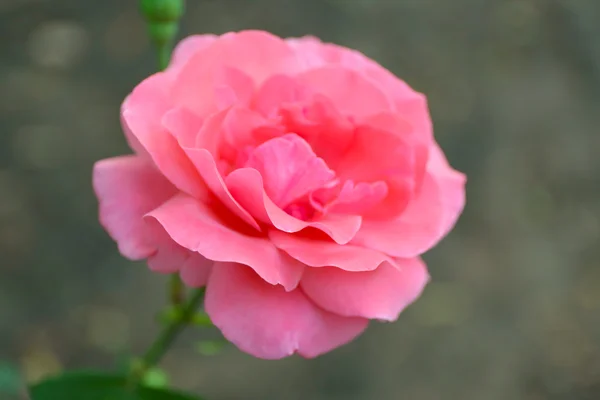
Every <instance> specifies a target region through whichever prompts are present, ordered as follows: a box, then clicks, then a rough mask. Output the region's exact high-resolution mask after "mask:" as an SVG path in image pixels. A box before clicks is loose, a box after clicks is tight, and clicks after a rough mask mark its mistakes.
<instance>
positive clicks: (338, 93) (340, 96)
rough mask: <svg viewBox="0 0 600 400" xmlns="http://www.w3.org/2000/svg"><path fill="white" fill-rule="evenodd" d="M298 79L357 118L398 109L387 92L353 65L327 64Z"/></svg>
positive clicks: (343, 111) (339, 108) (338, 107)
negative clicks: (350, 67)
mask: <svg viewBox="0 0 600 400" xmlns="http://www.w3.org/2000/svg"><path fill="white" fill-rule="evenodd" d="M298 79H299V81H300V82H301V83H303V84H305V85H307V86H308V87H309V88H310V89H312V90H313V91H314V92H315V93H320V94H322V95H324V96H326V97H327V98H329V99H330V100H331V101H332V102H333V104H335V106H336V107H337V109H338V110H339V111H341V112H342V113H347V114H350V115H352V116H354V117H357V118H361V117H365V116H368V115H371V114H375V113H377V112H381V111H386V110H393V109H394V107H393V105H392V103H391V101H390V100H389V99H388V98H387V96H386V95H385V94H384V92H382V91H381V90H380V89H379V88H378V87H377V86H376V85H373V84H372V83H371V82H370V81H369V80H367V79H365V78H364V77H363V76H362V75H361V74H360V73H357V72H355V71H352V70H349V69H345V68H341V67H336V66H327V67H322V68H318V69H314V70H310V71H307V72H304V73H302V74H300V75H299V76H298Z"/></svg>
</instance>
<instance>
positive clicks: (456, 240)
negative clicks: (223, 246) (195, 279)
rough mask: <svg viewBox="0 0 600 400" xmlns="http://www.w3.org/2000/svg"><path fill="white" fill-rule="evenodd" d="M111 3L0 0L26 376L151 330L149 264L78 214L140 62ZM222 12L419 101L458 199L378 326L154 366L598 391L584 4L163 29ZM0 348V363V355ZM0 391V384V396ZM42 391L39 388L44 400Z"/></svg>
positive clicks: (7, 272)
mask: <svg viewBox="0 0 600 400" xmlns="http://www.w3.org/2000/svg"><path fill="white" fill-rule="evenodd" d="M136 3H137V1H133V0H127V1H124V0H103V1H91V0H90V1H82V0H1V1H0V360H4V361H6V362H10V363H12V364H14V365H17V366H18V367H19V368H20V370H21V372H22V374H23V377H24V379H26V380H27V381H30V382H31V381H35V380H37V379H39V378H41V377H43V376H46V375H48V374H51V373H55V372H56V371H59V370H60V369H62V368H72V367H95V368H110V367H111V366H113V365H114V363H115V359H117V358H119V357H120V355H122V354H123V352H124V351H125V350H126V349H129V348H131V349H132V351H134V352H135V353H139V352H140V351H142V350H143V349H145V348H146V346H147V345H148V344H149V342H150V341H151V340H152V338H153V337H154V335H155V333H156V326H155V325H154V321H153V315H154V312H155V311H156V310H157V309H158V308H159V307H160V306H161V304H163V301H164V290H163V287H164V283H165V279H164V278H163V277H161V276H157V275H154V274H150V273H148V272H147V270H146V268H145V266H144V265H143V263H138V264H134V263H130V262H127V261H125V260H124V259H122V258H121V257H120V256H119V254H118V252H117V249H116V246H115V245H114V243H112V241H111V240H110V239H109V238H108V236H107V235H106V234H105V232H104V231H103V230H102V229H101V228H100V226H99V224H98V222H97V216H96V212H97V210H96V200H95V198H94V196H93V193H92V190H91V187H90V173H91V168H92V164H93V162H94V161H95V160H97V159H100V158H104V157H108V156H113V155H118V154H122V153H125V152H128V149H127V147H126V144H125V141H124V139H123V135H122V133H121V131H120V127H119V121H118V109H119V105H120V102H121V101H122V99H123V98H124V97H125V95H126V94H127V93H128V91H130V90H131V89H132V87H133V86H134V85H135V84H136V83H137V82H139V81H140V80H141V79H143V78H144V77H145V76H147V75H149V74H150V73H152V72H153V71H154V69H155V62H154V61H155V60H154V56H153V53H152V49H151V48H150V45H149V43H148V40H147V37H146V32H145V26H144V24H143V21H142V20H141V19H140V17H139V16H138V13H137V4H136ZM244 28H259V29H266V30H270V31H272V32H274V33H276V34H279V35H282V36H301V35H304V34H313V35H317V36H319V37H321V38H323V39H324V40H326V41H333V42H337V43H340V44H343V45H346V46H349V47H353V48H357V49H359V50H361V51H363V52H364V53H366V54H367V55H369V56H371V57H372V58H375V59H376V60H378V61H379V62H380V63H382V64H383V65H384V66H386V67H388V68H389V69H390V70H392V71H393V72H395V73H396V74H397V75H399V76H401V77H402V78H403V79H405V80H406V81H407V82H408V83H410V84H411V85H412V86H413V87H414V88H416V89H417V90H419V91H422V92H424V93H426V94H427V95H428V97H429V99H430V107H431V113H432V115H433V119H434V122H435V129H436V135H437V139H438V141H439V142H440V143H441V145H442V147H443V148H444V150H445V151H446V153H447V155H448V158H449V159H450V161H451V163H452V164H453V165H454V166H455V167H456V168H457V169H460V170H462V171H464V172H466V173H467V175H468V177H469V183H468V205H467V208H466V210H465V213H464V215H463V217H462V218H461V220H460V222H459V223H458V225H457V227H456V229H455V231H454V232H453V233H452V234H451V235H450V236H449V237H448V238H447V239H446V240H444V241H443V242H442V243H441V244H440V245H439V246H437V247H436V248H435V249H433V250H432V251H430V252H429V253H428V254H427V255H426V256H425V258H426V260H427V261H428V263H429V266H430V271H431V275H432V277H433V280H432V283H431V284H430V285H429V286H428V288H427V290H426V291H425V293H424V295H423V297H422V298H421V299H420V300H419V301H418V302H417V303H415V304H414V305H413V306H411V307H410V308H409V309H407V310H406V311H405V312H404V313H403V315H402V317H401V318H400V320H399V321H398V322H396V323H394V324H377V323H374V324H372V326H371V328H370V329H369V330H368V332H367V333H366V334H365V335H364V336H362V337H361V338H360V339H358V340H357V341H356V342H354V343H353V344H351V345H349V346H346V347H344V348H341V349H339V350H337V351H335V352H333V353H330V354H328V355H325V356H322V357H320V358H318V359H315V360H308V361H307V360H303V359H301V358H290V359H286V360H283V361H278V362H269V361H262V360H257V359H253V358H251V357H249V356H247V355H244V354H242V353H240V352H238V351H237V350H236V349H234V348H232V347H230V348H225V349H224V350H223V351H222V352H221V353H220V354H219V355H216V356H213V357H208V356H200V355H199V354H198V353H197V350H196V347H197V346H196V344H197V341H198V340H199V339H200V337H201V336H202V332H201V331H200V330H191V331H190V332H187V334H186V335H185V337H183V338H182V339H181V340H179V341H178V342H177V345H176V347H175V349H174V350H173V351H172V352H171V353H170V354H169V355H168V356H167V358H166V359H165V361H164V366H165V367H166V369H167V370H168V372H169V373H170V375H171V379H172V382H173V384H174V385H176V386H178V387H180V388H183V389H187V390H191V391H194V392H197V393H202V394H204V395H205V396H206V397H207V399H215V400H227V399H231V400H234V399H260V400H270V399H273V400H275V399H277V400H295V399H298V400H299V399H311V400H321V399H322V400H325V399H327V400H337V399H340V400H341V399H344V400H365V399H369V400H394V399H405V400H438V399H440V400H453V399H456V400H459V399H460V400H506V399H511V400H512V399H515V400H521V399H522V400H542V399H544V400H545V399H549V400H553V399H557V400H558V399H561V400H562V399H564V400H584V399H590V400H592V399H599V398H600V264H599V260H600V246H599V239H600V155H599V153H600V129H599V128H598V127H599V126H600V112H599V110H600V2H598V1H597V0H452V1H448V0H270V1H269V0H188V11H187V14H186V16H185V19H184V21H183V24H182V28H181V31H182V35H183V34H186V33H187V34H189V33H195V32H215V33H223V32H226V31H230V30H240V29H244ZM0 363H1V361H0ZM1 396H2V395H0V397H1ZM57 400H58V399H57Z"/></svg>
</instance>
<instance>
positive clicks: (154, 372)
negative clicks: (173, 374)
mask: <svg viewBox="0 0 600 400" xmlns="http://www.w3.org/2000/svg"><path fill="white" fill-rule="evenodd" d="M142 382H143V383H144V385H145V386H147V387H150V388H160V389H162V388H166V387H167V386H168V385H169V377H168V376H167V373H166V372H165V371H163V370H162V369H160V368H151V369H149V370H148V371H146V373H145V374H144V377H143V378H142Z"/></svg>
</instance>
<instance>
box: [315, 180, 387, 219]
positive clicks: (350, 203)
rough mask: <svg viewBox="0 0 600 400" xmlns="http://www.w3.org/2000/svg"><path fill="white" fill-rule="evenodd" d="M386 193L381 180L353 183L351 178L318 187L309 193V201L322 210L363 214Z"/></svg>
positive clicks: (380, 200)
mask: <svg viewBox="0 0 600 400" xmlns="http://www.w3.org/2000/svg"><path fill="white" fill-rule="evenodd" d="M387 195H388V186H387V184H386V183H385V182H383V181H376V182H372V183H366V182H360V183H358V184H355V183H354V181H352V180H351V179H349V180H347V181H345V182H344V184H343V186H341V187H340V186H339V185H338V186H336V187H332V188H323V189H319V190H317V191H315V192H313V193H311V195H310V202H311V204H312V205H313V207H315V208H316V209H318V210H320V211H322V212H332V213H340V214H354V215H364V214H365V213H366V212H367V211H369V210H371V209H372V208H373V207H375V206H377V205H378V204H379V203H381V202H382V201H383V200H384V199H385V198H386V197H387Z"/></svg>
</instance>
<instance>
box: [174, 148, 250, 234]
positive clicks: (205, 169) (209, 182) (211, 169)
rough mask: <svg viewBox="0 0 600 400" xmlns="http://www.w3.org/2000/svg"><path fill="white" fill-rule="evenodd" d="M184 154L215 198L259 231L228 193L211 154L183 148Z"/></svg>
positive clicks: (244, 210) (243, 209)
mask: <svg viewBox="0 0 600 400" xmlns="http://www.w3.org/2000/svg"><path fill="white" fill-rule="evenodd" d="M185 152H186V154H187V156H188V157H189V158H190V160H192V162H193V163H194V165H195V166H196V168H197V170H198V172H199V173H200V175H201V176H202V179H204V182H205V183H206V186H208V188H209V189H210V190H211V191H212V192H213V193H214V194H215V195H216V196H217V198H218V199H219V200H220V201H221V202H222V203H223V204H224V205H225V206H226V207H227V208H228V209H229V210H230V211H231V212H233V213H234V214H235V215H237V216H238V217H239V218H240V219H241V220H242V221H244V222H246V223H247V224H248V225H250V226H252V227H253V228H254V229H256V230H257V231H260V230H261V228H260V226H259V225H258V223H257V222H256V220H255V219H254V218H253V217H252V215H250V213H249V212H248V211H247V210H246V209H245V208H244V207H243V206H242V205H240V203H238V202H237V201H236V199H235V198H234V197H233V195H232V194H231V193H230V192H229V189H228V188H227V186H226V185H225V182H224V181H223V177H222V176H221V173H220V172H219V170H218V168H217V164H216V163H215V160H214V158H213V156H212V154H210V152H209V151H208V150H206V149H192V148H185Z"/></svg>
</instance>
